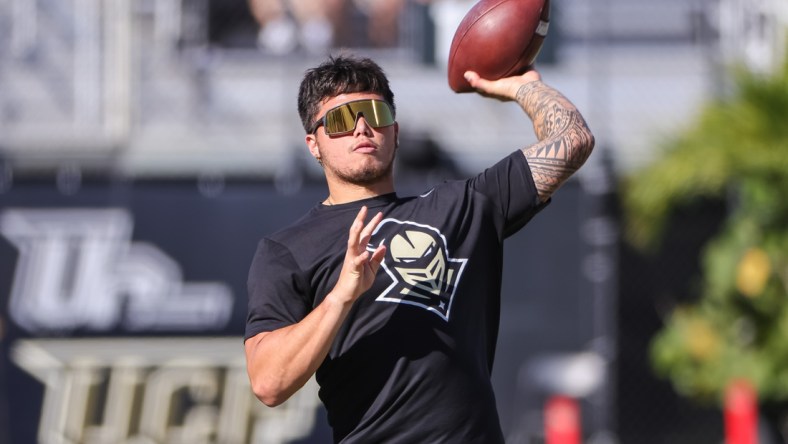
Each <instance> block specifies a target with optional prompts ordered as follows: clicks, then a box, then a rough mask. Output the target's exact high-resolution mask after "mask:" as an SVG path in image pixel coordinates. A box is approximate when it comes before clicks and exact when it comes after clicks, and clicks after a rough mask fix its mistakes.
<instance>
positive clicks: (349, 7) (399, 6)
mask: <svg viewBox="0 0 788 444" xmlns="http://www.w3.org/2000/svg"><path fill="white" fill-rule="evenodd" d="M248 1H249V6H250V9H251V11H252V15H253V16H254V18H255V20H256V21H257V23H258V24H259V26H260V31H259V34H258V39H257V42H258V45H259V46H260V47H261V48H262V49H264V50H267V51H270V52H272V53H275V54H286V53H289V52H292V51H295V50H298V49H303V50H305V51H308V52H312V53H325V52H326V51H327V50H329V49H330V48H332V47H337V46H350V47H363V46H369V47H374V48H390V47H396V46H398V45H399V44H400V32H402V30H401V29H400V22H401V21H402V16H403V11H404V9H405V7H406V6H407V5H408V4H409V3H412V4H421V5H424V4H427V3H430V2H431V1H432V0H321V1H319V2H318V1H314V0H248ZM444 1H446V0H444Z"/></svg>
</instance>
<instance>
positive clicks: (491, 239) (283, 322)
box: [245, 151, 544, 443]
mask: <svg viewBox="0 0 788 444" xmlns="http://www.w3.org/2000/svg"><path fill="white" fill-rule="evenodd" d="M362 205H366V206H367V207H368V208H369V214H370V217H371V215H374V214H376V213H377V212H378V211H382V212H383V216H384V218H383V220H382V221H381V222H380V224H379V225H378V227H377V229H376V230H375V232H374V233H373V235H372V238H371V240H370V244H369V247H368V248H369V249H370V250H373V249H374V248H375V247H377V246H378V245H380V244H381V243H382V244H385V245H386V246H387V251H386V256H385V258H384V260H383V264H382V266H381V268H380V270H379V271H378V274H377V277H376V280H375V283H374V284H373V285H372V287H371V288H370V289H369V290H368V291H367V292H366V293H364V294H363V295H361V297H360V298H359V299H358V300H357V301H356V303H355V304H354V306H353V307H352V309H351V311H350V313H349V315H348V317H347V319H346V321H345V322H344V323H343V325H342V327H341V329H340V330H339V333H338V335H337V337H336V340H335V341H334V343H333V345H332V347H331V350H330V352H329V354H328V357H327V358H326V360H325V361H324V362H323V363H322V365H321V366H320V368H319V369H318V370H317V373H316V379H317V382H318V384H319V385H320V391H319V395H320V398H321V400H322V401H323V403H324V404H325V406H326V410H327V412H328V420H329V423H330V425H331V426H332V428H333V430H334V439H335V441H337V442H339V441H342V442H347V443H350V442H359V443H372V442H387V443H394V442H403V443H427V442H429V443H458V442H462V443H471V442H479V443H495V442H503V436H502V432H501V427H500V423H499V419H498V412H497V409H496V405H495V396H494V394H493V389H492V384H491V382H490V374H491V371H492V365H493V359H494V355H495V344H496V341H497V335H498V323H499V317H500V289H501V272H502V259H503V240H504V238H506V237H507V236H509V235H510V234H512V233H514V232H516V231H517V230H518V229H520V228H521V227H522V226H523V225H525V224H526V223H527V222H528V220H530V219H531V217H532V216H533V215H534V214H536V213H537V212H538V211H539V210H540V209H541V208H543V207H544V204H540V203H539V199H538V197H537V192H536V188H535V186H534V183H533V179H532V177H531V172H530V169H529V167H528V164H527V162H526V160H525V156H524V155H523V154H522V152H521V151H516V152H515V153H513V154H512V155H510V156H508V157H506V158H505V159H503V160H502V161H500V162H499V163H498V164H496V165H495V166H493V167H492V168H489V169H487V170H486V171H484V172H483V173H481V174H480V175H478V176H476V177H474V178H472V179H469V180H466V181H452V182H446V183H443V184H441V185H439V186H436V187H435V188H433V189H432V190H430V191H428V192H426V193H424V194H423V195H421V196H417V197H408V198H400V197H397V196H396V195H395V194H393V193H392V194H388V195H383V196H378V197H374V198H370V199H365V200H361V201H356V202H351V203H347V204H341V205H334V206H324V205H320V204H319V205H317V206H315V207H314V208H312V210H310V211H309V213H307V214H306V215H305V216H304V217H303V218H301V219H300V220H299V221H297V222H296V223H295V224H293V225H291V226H289V227H288V228H285V229H284V230H282V231H279V232H277V233H275V234H273V235H270V236H268V237H266V238H264V239H263V240H262V241H261V242H260V244H259V246H258V249H257V253H256V255H255V258H254V261H253V262H252V266H251V269H250V273H249V281H248V285H249V315H248V319H247V325H246V335H245V336H246V338H250V337H252V336H254V335H256V334H258V333H260V332H264V331H273V330H276V329H279V328H282V327H285V326H288V325H291V324H294V323H297V322H299V321H300V320H301V319H303V318H304V317H305V316H306V315H307V314H308V313H309V312H310V311H311V310H312V309H313V308H314V307H316V306H317V305H318V304H320V303H321V302H322V300H323V298H324V297H325V295H326V294H328V293H329V292H330V291H331V289H332V288H333V286H334V285H335V284H336V281H337V279H338V277H339V272H340V270H341V267H342V262H343V259H344V254H345V251H346V249H347V238H348V230H349V228H350V225H351V224H352V222H353V220H354V218H355V217H356V215H357V214H358V210H359V209H360V208H361V206H362Z"/></svg>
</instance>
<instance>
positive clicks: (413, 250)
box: [368, 219, 467, 322]
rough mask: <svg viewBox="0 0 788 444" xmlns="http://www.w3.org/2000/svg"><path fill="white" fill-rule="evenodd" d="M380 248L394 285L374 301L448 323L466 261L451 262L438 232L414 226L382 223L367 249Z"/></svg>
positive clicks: (397, 222)
mask: <svg viewBox="0 0 788 444" xmlns="http://www.w3.org/2000/svg"><path fill="white" fill-rule="evenodd" d="M381 244H382V245H385V246H386V257H385V259H384V260H383V264H382V266H383V269H384V270H385V271H386V274H388V276H389V277H390V278H391V280H392V283H391V285H389V286H388V287H387V288H386V289H385V290H384V291H383V292H382V293H381V294H380V295H378V297H377V298H376V299H375V300H376V301H380V302H396V303H399V304H407V305H412V306H416V307H421V308H423V309H425V310H427V311H430V312H432V313H435V314H436V315H438V316H440V317H441V318H442V319H443V320H445V321H447V322H448V320H449V315H450V313H451V306H452V302H453V300H454V294H455V292H456V290H457V285H458V283H459V282H460V279H461V277H462V271H463V269H464V268H465V263H466V262H467V259H457V258H452V257H451V255H450V252H449V249H448V247H447V245H446V238H445V237H444V236H443V234H441V232H440V231H439V230H438V229H437V228H435V227H431V226H429V225H423V224H418V223H415V222H409V221H404V222H403V221H399V220H396V219H384V220H382V221H381V222H380V224H379V225H378V227H377V228H376V229H375V232H374V233H373V234H372V238H371V239H370V245H369V246H368V249H369V250H370V251H374V249H375V248H376V247H377V246H379V245H381Z"/></svg>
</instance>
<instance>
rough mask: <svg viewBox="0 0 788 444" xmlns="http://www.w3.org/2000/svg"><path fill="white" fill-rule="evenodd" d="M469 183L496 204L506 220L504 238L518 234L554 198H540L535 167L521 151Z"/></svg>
mask: <svg viewBox="0 0 788 444" xmlns="http://www.w3.org/2000/svg"><path fill="white" fill-rule="evenodd" d="M469 185H470V187H471V188H472V189H474V190H475V191H476V192H479V193H481V194H483V195H485V196H486V197H487V198H488V199H490V200H491V201H492V202H494V203H495V205H496V206H497V208H498V210H499V211H500V213H501V215H502V216H503V219H504V225H503V236H504V237H508V236H511V235H512V234H514V233H516V232H517V231H518V230H519V229H520V228H522V227H523V226H525V224H526V223H528V221H530V220H531V218H532V217H533V216H534V215H536V213H538V212H539V211H541V210H542V209H543V208H544V207H546V206H547V205H548V204H549V203H550V199H548V200H547V201H545V202H541V201H540V200H539V194H538V193H537V190H536V185H535V184H534V179H533V176H532V175H531V168H530V167H529V166H528V161H527V160H526V158H525V155H523V153H522V151H520V150H517V151H515V152H514V153H512V154H510V155H509V156H507V157H505V158H504V159H502V160H501V161H499V162H498V163H497V164H495V165H493V166H492V167H490V168H488V169H486V170H485V171H484V172H483V173H481V174H479V175H478V176H476V177H475V178H473V179H471V181H470V183H469Z"/></svg>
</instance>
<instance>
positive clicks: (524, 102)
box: [516, 81, 594, 201]
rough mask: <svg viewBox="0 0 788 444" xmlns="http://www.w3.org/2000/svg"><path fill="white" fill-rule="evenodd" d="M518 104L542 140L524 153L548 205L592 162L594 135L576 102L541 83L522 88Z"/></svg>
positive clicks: (541, 194) (542, 198) (538, 188)
mask: <svg viewBox="0 0 788 444" xmlns="http://www.w3.org/2000/svg"><path fill="white" fill-rule="evenodd" d="M516 100H517V103H519V104H520V106H521V107H522V108H523V110H524V111H525V112H526V114H528V116H529V117H530V118H531V120H532V121H533V123H534V130H535V132H536V137H537V138H538V139H539V142H537V143H536V144H534V145H531V146H528V147H525V148H523V153H524V154H525V157H526V159H528V164H529V166H530V167H531V174H532V175H533V178H534V183H535V184H536V189H537V191H538V193H539V198H540V199H541V200H542V201H545V200H547V199H548V198H549V197H550V196H551V195H552V194H553V193H554V192H555V191H556V190H557V189H558V188H559V187H560V186H561V185H562V184H563V183H564V182H565V181H566V180H567V179H568V178H569V176H571V175H572V174H574V172H575V171H577V170H578V169H579V168H580V167H581V166H582V165H583V163H585V161H586V159H588V156H589V155H590V154H591V151H592V150H593V148H594V135H593V134H592V133H591V130H590V129H589V128H588V125H587V124H586V122H585V119H583V116H582V115H581V114H580V112H579V111H578V110H577V108H576V107H575V106H574V105H573V104H572V102H570V101H569V99H567V98H566V97H564V96H563V95H562V94H561V93H560V92H558V91H556V90H555V89H553V88H551V87H550V86H547V85H545V84H544V83H542V82H541V81H533V82H529V83H526V84H525V85H523V86H521V87H520V89H519V90H518V91H517V98H516Z"/></svg>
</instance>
